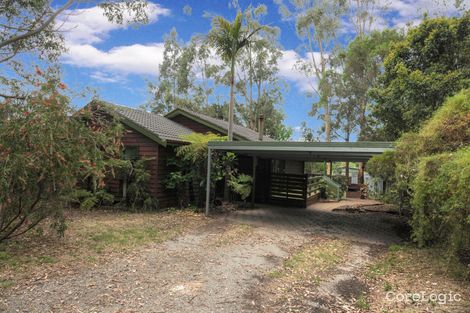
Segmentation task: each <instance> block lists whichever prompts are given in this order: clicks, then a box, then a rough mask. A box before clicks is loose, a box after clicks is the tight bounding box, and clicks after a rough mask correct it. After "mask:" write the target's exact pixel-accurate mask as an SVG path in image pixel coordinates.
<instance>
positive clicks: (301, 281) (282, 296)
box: [261, 238, 350, 312]
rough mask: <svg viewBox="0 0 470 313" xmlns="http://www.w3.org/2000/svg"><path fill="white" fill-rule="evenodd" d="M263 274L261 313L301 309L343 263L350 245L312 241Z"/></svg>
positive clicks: (319, 239)
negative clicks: (265, 275)
mask: <svg viewBox="0 0 470 313" xmlns="http://www.w3.org/2000/svg"><path fill="white" fill-rule="evenodd" d="M314 242H315V243H314V244H307V245H305V246H303V247H302V248H301V249H299V250H297V251H296V252H294V253H293V254H292V255H291V256H290V257H289V258H288V259H286V260H285V261H284V262H283V264H282V265H281V266H280V267H278V268H276V269H274V270H272V271H271V272H269V273H268V274H267V278H268V282H267V283H266V284H265V287H266V288H265V290H264V291H262V292H263V296H262V298H263V302H264V304H261V307H262V308H261V311H266V312H272V311H276V312H288V311H289V312H290V311H295V312H297V311H296V310H297V309H298V310H300V311H298V312H301V311H302V310H303V309H305V307H304V306H303V304H302V303H303V301H304V299H305V298H309V297H310V296H311V294H312V293H313V292H314V290H315V289H316V288H317V287H318V285H319V284H320V283H321V281H322V280H323V279H325V278H326V277H327V276H328V275H329V274H330V273H331V271H332V270H334V268H336V267H337V266H338V265H339V264H341V263H342V262H344V261H345V258H346V256H347V253H348V251H349V247H350V243H349V242H347V241H345V240H339V239H325V238H315V241H314Z"/></svg>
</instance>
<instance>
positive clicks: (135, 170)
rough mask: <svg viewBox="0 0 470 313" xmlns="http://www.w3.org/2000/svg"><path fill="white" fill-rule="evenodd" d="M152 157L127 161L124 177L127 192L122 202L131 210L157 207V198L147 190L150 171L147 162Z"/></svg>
mask: <svg viewBox="0 0 470 313" xmlns="http://www.w3.org/2000/svg"><path fill="white" fill-rule="evenodd" d="M150 160H152V159H149V158H145V159H140V160H136V161H130V160H129V161H127V164H128V166H127V168H125V170H126V171H125V179H126V183H127V193H126V197H125V199H124V203H125V205H126V207H127V208H129V209H130V210H131V211H142V210H143V211H151V210H156V209H158V208H159V203H158V200H157V199H155V197H154V196H152V194H151V193H150V191H149V182H150V176H151V175H150V172H149V171H148V170H147V163H148V161H150Z"/></svg>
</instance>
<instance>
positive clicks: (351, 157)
mask: <svg viewBox="0 0 470 313" xmlns="http://www.w3.org/2000/svg"><path fill="white" fill-rule="evenodd" d="M390 149H393V143H390V142H329V143H327V142H269V141H258V142H248V141H237V142H234V141H231V142H209V145H208V167H207V169H208V170H207V189H206V191H207V193H206V213H207V214H208V213H209V210H210V203H211V201H210V189H209V188H210V185H211V184H210V171H211V159H212V152H213V151H219V152H232V153H235V154H237V155H238V156H239V157H241V158H243V159H244V160H245V161H244V162H245V163H248V162H251V166H250V169H251V173H250V175H251V176H252V177H253V191H252V199H251V201H252V204H254V203H255V202H258V203H272V204H280V205H283V206H297V207H304V208H305V207H308V206H309V205H310V204H311V203H313V202H315V201H316V200H317V199H318V198H319V197H320V188H319V180H322V183H323V184H324V185H325V184H326V186H327V187H328V186H329V188H330V189H331V190H332V191H331V192H336V199H337V200H339V199H340V198H341V197H342V194H341V190H340V188H339V187H340V186H338V184H337V183H335V182H334V181H333V180H332V179H331V178H330V177H328V176H327V175H309V174H304V173H296V174H294V173H276V172H274V171H273V167H272V160H285V161H286V162H297V163H299V162H300V163H302V164H305V162H329V163H330V164H331V163H332V162H367V161H368V160H369V159H370V158H371V157H372V156H374V155H377V154H381V153H383V152H384V151H386V150H390ZM245 167H246V164H245Z"/></svg>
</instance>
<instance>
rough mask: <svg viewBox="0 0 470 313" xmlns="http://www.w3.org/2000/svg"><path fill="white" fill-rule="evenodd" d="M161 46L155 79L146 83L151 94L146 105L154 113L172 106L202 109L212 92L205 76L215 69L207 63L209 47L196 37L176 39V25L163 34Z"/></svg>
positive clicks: (214, 72)
mask: <svg viewBox="0 0 470 313" xmlns="http://www.w3.org/2000/svg"><path fill="white" fill-rule="evenodd" d="M164 46H165V49H164V51H163V61H162V63H161V64H160V65H159V77H158V83H157V84H155V85H153V84H150V86H149V87H150V91H151V93H153V94H154V96H153V99H152V100H151V101H150V103H149V106H150V108H151V109H152V111H153V112H155V113H168V112H170V111H171V110H173V109H174V108H176V107H183V108H187V109H189V110H191V111H195V112H202V111H203V110H204V107H207V106H208V105H209V96H210V95H211V94H212V92H213V88H211V87H210V86H209V84H208V80H209V79H211V78H214V77H215V76H216V74H217V73H218V70H219V66H217V65H214V64H211V63H210V57H211V55H210V50H209V47H208V46H207V44H206V43H204V42H202V41H201V40H199V39H198V38H197V37H193V38H192V39H191V41H190V42H189V43H187V44H184V43H182V42H180V41H179V40H178V33H177V32H176V29H172V30H171V32H170V33H169V34H168V35H167V36H166V37H165V41H164Z"/></svg>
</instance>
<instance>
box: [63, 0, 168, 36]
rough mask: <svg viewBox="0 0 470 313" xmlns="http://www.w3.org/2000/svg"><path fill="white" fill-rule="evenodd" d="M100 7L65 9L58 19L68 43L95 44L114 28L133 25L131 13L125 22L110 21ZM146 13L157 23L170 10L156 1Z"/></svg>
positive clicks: (125, 17)
mask: <svg viewBox="0 0 470 313" xmlns="http://www.w3.org/2000/svg"><path fill="white" fill-rule="evenodd" d="M103 13H104V11H103V9H102V8H100V7H97V6H95V7H91V8H86V9H75V10H67V11H65V12H64V13H63V14H62V15H61V16H60V17H59V18H58V21H57V25H58V26H59V29H60V30H61V31H62V32H63V33H64V37H65V40H66V42H67V43H70V44H94V43H99V42H102V41H103V40H105V39H106V38H107V36H108V34H109V33H110V32H111V31H113V30H118V29H126V28H128V27H130V26H131V25H132V22H131V17H130V15H129V13H127V14H126V15H125V16H124V23H123V24H117V23H112V22H110V21H109V20H108V19H107V17H106V16H104V14H103ZM146 13H147V16H148V19H149V23H150V24H151V23H155V22H156V21H157V20H158V19H159V17H160V16H167V15H169V14H170V10H168V9H166V8H163V7H161V6H160V5H158V4H155V3H150V2H149V3H148V5H147V7H146Z"/></svg>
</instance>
